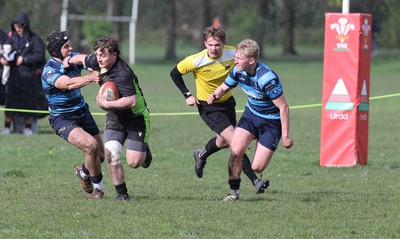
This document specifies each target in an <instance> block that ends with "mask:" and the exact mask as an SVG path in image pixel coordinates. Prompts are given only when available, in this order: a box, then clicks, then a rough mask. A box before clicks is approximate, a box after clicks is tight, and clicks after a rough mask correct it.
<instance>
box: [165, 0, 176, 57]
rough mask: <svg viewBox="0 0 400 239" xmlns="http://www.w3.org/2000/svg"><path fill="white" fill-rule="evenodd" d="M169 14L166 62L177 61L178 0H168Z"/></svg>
mask: <svg viewBox="0 0 400 239" xmlns="http://www.w3.org/2000/svg"><path fill="white" fill-rule="evenodd" d="M167 3H168V4H167V6H168V8H169V9H168V11H167V12H168V13H169V14H167V15H168V16H169V23H168V25H167V29H168V30H167V31H168V32H167V35H168V36H167V52H166V54H165V59H166V60H175V59H176V52H175V45H176V28H177V26H176V25H177V24H176V22H177V20H176V19H177V7H176V0H168V1H167Z"/></svg>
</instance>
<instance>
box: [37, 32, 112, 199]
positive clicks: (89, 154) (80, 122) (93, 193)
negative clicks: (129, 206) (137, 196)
mask: <svg viewBox="0 0 400 239" xmlns="http://www.w3.org/2000/svg"><path fill="white" fill-rule="evenodd" d="M46 48H47V50H48V52H49V54H50V56H51V58H50V59H49V61H48V62H47V64H46V65H45V66H44V68H43V73H42V87H43V90H44V92H45V95H46V98H47V100H48V105H49V111H50V114H49V122H50V125H51V127H52V128H53V130H54V132H55V133H56V134H57V135H58V136H60V137H62V138H63V139H64V140H66V141H67V142H68V143H70V144H72V145H74V146H75V147H77V148H78V149H80V150H82V151H83V152H84V153H85V162H84V163H83V164H82V167H77V168H76V169H75V173H76V175H77V176H78V177H79V179H80V180H81V183H82V188H83V189H84V190H85V191H86V192H87V193H90V195H89V199H101V198H103V196H104V189H103V174H102V173H101V163H102V162H103V161H104V148H103V141H102V139H101V136H100V130H99V128H98V127H97V125H96V122H95V121H94V119H93V117H92V114H91V113H90V111H89V106H88V104H86V102H85V99H84V98H83V96H82V95H81V91H80V88H81V87H84V86H86V85H88V84H90V83H93V82H98V81H99V80H100V75H99V72H98V71H93V72H92V73H91V74H88V75H86V76H81V71H82V69H84V67H83V66H78V65H74V66H70V67H66V68H65V67H64V66H63V60H65V59H66V58H67V59H69V58H70V55H71V54H78V53H77V52H72V50H73V48H72V46H71V44H70V41H69V39H68V36H67V33H66V32H52V33H50V35H48V37H47V39H46Z"/></svg>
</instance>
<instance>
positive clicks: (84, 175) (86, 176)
mask: <svg viewBox="0 0 400 239" xmlns="http://www.w3.org/2000/svg"><path fill="white" fill-rule="evenodd" d="M80 174H81V177H82V178H84V179H87V178H88V177H89V175H87V174H86V173H84V172H83V170H81V171H80Z"/></svg>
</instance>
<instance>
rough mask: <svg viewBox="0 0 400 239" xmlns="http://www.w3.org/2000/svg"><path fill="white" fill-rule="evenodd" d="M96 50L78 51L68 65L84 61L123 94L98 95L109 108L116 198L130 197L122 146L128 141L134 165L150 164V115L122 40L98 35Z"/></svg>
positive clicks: (129, 159)
mask: <svg viewBox="0 0 400 239" xmlns="http://www.w3.org/2000/svg"><path fill="white" fill-rule="evenodd" d="M93 50H94V51H95V53H94V54H90V55H76V56H72V57H70V58H68V59H65V60H64V64H65V65H67V66H68V65H71V64H72V65H75V64H78V65H82V64H84V65H85V66H86V67H89V68H91V69H93V70H98V71H99V72H102V74H101V81H100V84H101V85H103V84H105V83H106V82H113V83H114V84H115V85H116V87H117V90H118V95H119V98H118V99H117V100H114V101H107V99H106V98H105V97H104V95H102V94H98V95H97V99H96V100H97V104H98V105H99V106H100V107H101V108H102V109H103V110H105V111H107V115H106V124H105V129H104V147H105V149H106V158H107V162H108V167H109V171H110V174H111V178H112V181H113V184H114V187H115V190H116V192H117V196H116V198H115V199H116V200H121V201H127V200H130V195H129V194H128V189H127V187H126V183H125V172H124V168H123V167H122V164H121V160H120V159H121V151H122V146H123V145H124V143H125V142H126V153H125V157H126V161H127V164H128V165H129V166H130V167H132V168H138V167H140V166H142V167H143V168H148V167H149V166H150V163H151V161H152V154H151V151H150V148H149V144H148V140H149V133H150V117H149V109H148V108H147V104H146V101H145V99H144V96H143V93H142V90H141V88H140V87H139V81H138V78H137V77H136V75H135V73H134V72H133V71H132V70H131V68H130V67H129V65H128V64H127V63H126V62H125V61H124V60H122V59H121V58H120V56H119V54H120V48H119V42H118V41H117V40H116V39H114V38H112V37H110V36H106V37H102V38H100V39H97V40H96V41H95V43H94V45H93Z"/></svg>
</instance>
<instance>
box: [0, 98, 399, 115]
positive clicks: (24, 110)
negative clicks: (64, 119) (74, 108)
mask: <svg viewBox="0 0 400 239" xmlns="http://www.w3.org/2000/svg"><path fill="white" fill-rule="evenodd" d="M397 96H400V93H395V94H389V95H381V96H373V97H370V98H369V100H380V99H385V98H392V97H397ZM328 103H335V104H337V103H338V102H328ZM328 103H327V105H328ZM345 104H351V106H352V105H353V104H352V103H345ZM320 106H322V104H321V103H318V104H308V105H296V106H290V109H304V108H314V107H320ZM363 108H364V107H363ZM335 109H336V108H335ZM0 111H11V112H25V113H36V114H48V113H49V112H48V111H47V110H27V109H13V108H0ZM237 112H238V113H241V112H243V110H238V111H237ZM198 114H199V113H198V112H197V111H196V112H171V113H150V116H182V115H198ZM92 115H106V113H105V112H92Z"/></svg>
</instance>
